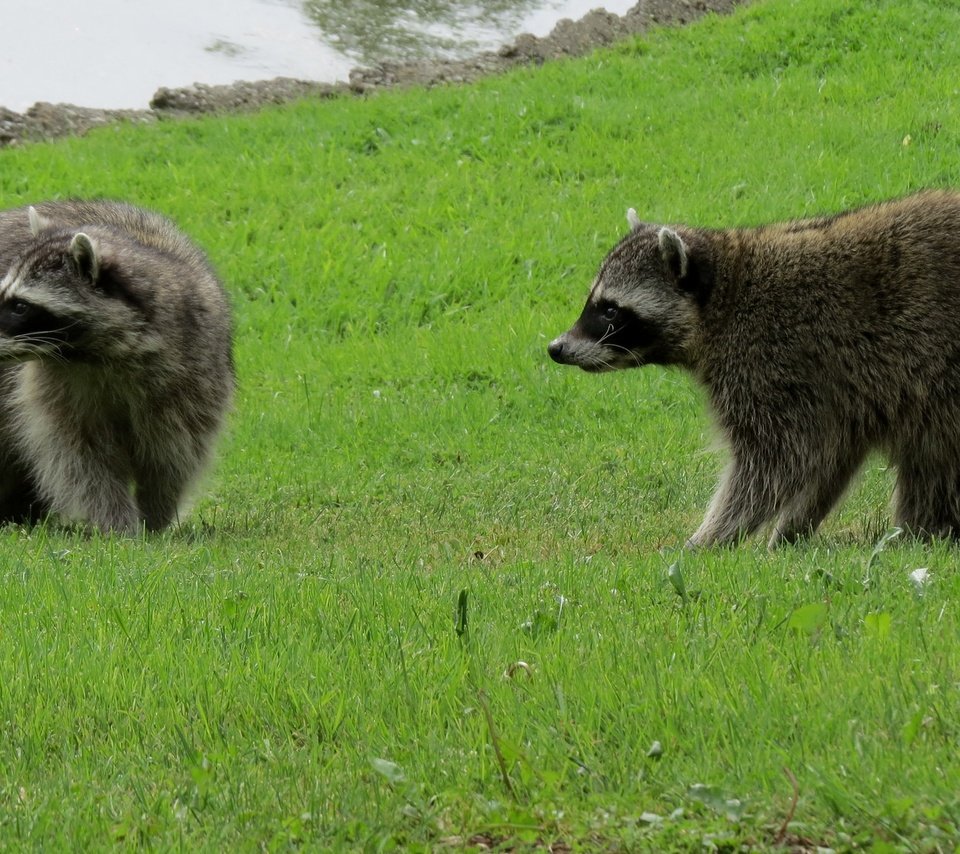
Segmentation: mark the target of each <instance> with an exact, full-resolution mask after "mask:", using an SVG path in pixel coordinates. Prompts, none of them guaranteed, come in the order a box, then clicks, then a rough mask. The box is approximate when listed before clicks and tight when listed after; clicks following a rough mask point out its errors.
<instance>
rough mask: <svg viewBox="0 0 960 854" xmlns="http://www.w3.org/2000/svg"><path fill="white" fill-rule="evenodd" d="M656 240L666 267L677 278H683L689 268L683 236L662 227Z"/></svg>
mask: <svg viewBox="0 0 960 854" xmlns="http://www.w3.org/2000/svg"><path fill="white" fill-rule="evenodd" d="M657 242H658V243H659V244H660V254H661V255H662V256H663V262H664V264H666V265H667V269H668V270H670V272H671V273H673V275H674V276H675V277H676V278H677V279H683V278H684V277H685V276H686V275H687V271H688V270H689V268H690V264H689V260H688V258H687V245H686V244H685V243H684V242H683V238H682V237H681V236H680V235H679V234H677V233H676V232H675V231H674V230H673V229H671V228H666V227H664V228H661V229H660V231H659V232H657Z"/></svg>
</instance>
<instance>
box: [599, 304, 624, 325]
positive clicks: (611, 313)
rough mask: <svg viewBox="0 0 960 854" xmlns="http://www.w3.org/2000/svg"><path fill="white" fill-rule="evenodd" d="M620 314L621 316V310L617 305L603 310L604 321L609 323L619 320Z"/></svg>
mask: <svg viewBox="0 0 960 854" xmlns="http://www.w3.org/2000/svg"><path fill="white" fill-rule="evenodd" d="M619 314H620V309H619V308H617V307H616V306H615V305H608V306H607V307H606V308H605V309H604V310H603V314H602V315H601V317H603V319H604V320H605V321H607V323H613V321H615V320H616V319H617V315H619Z"/></svg>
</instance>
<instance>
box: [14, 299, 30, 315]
mask: <svg viewBox="0 0 960 854" xmlns="http://www.w3.org/2000/svg"><path fill="white" fill-rule="evenodd" d="M29 310H30V306H29V305H27V303H25V302H24V301H23V300H22V299H18V300H14V301H13V302H12V303H10V313H11V314H12V315H13V316H14V317H23V316H24V315H25V314H26V313H27V312H28V311H29Z"/></svg>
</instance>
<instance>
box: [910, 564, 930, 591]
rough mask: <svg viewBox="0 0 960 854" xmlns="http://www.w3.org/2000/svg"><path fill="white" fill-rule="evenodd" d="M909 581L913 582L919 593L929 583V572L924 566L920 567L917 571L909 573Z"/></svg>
mask: <svg viewBox="0 0 960 854" xmlns="http://www.w3.org/2000/svg"><path fill="white" fill-rule="evenodd" d="M910 580H911V581H912V582H913V586H914V587H916V589H917V590H918V591H921V590H923V588H924V587H926V586H927V585H928V584H929V583H930V570H929V569H927V568H926V567H925V566H921V567H920V568H919V569H915V570H914V571H913V572H911V573H910Z"/></svg>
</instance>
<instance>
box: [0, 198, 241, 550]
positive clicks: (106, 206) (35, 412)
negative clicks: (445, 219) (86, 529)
mask: <svg viewBox="0 0 960 854" xmlns="http://www.w3.org/2000/svg"><path fill="white" fill-rule="evenodd" d="M2 271H6V275H5V276H4V277H3V279H2V281H0V521H14V520H19V521H25V520H36V519H38V518H40V517H42V516H44V515H45V514H47V513H48V512H51V511H52V512H54V513H56V514H58V515H61V516H63V517H65V518H66V519H69V520H77V521H81V522H84V523H86V524H88V525H90V526H93V527H96V528H99V529H101V530H102V531H117V532H122V533H127V534H130V533H135V532H137V531H138V530H140V529H141V528H142V527H143V526H145V527H146V528H147V529H148V530H151V531H156V530H160V529H162V528H164V527H166V526H167V525H169V524H170V523H171V522H173V521H174V520H176V519H177V518H178V511H179V508H180V506H181V503H182V501H183V500H184V498H185V496H186V493H187V491H188V489H189V487H190V486H191V485H192V483H193V482H194V481H195V480H196V478H197V477H198V476H199V475H200V473H201V472H202V470H203V469H204V467H205V466H206V465H207V464H208V462H209V460H210V457H211V454H212V451H213V446H214V442H215V440H216V438H217V435H218V434H219V433H220V430H221V427H222V426H223V422H224V418H225V415H226V412H227V410H228V408H229V406H230V402H231V398H232V394H233V386H234V374H233V361H232V331H231V317H230V309H229V306H228V303H227V299H226V296H225V294H224V291H223V288H222V286H221V285H220V283H219V281H218V280H217V278H216V276H215V275H214V273H213V271H212V270H211V268H210V266H209V264H208V263H207V261H206V259H205V257H204V256H203V254H202V253H201V252H200V250H199V249H197V248H196V247H195V246H194V245H193V244H192V243H191V242H190V241H189V240H188V239H187V238H186V237H185V236H184V235H183V234H182V233H181V232H180V231H179V230H178V229H177V228H176V227H175V226H174V225H173V224H172V223H171V222H170V221H169V220H167V219H165V218H163V217H161V216H160V215H158V214H155V213H151V212H149V211H145V210H141V209H139V208H136V207H132V206H130V205H126V204H121V203H117V202H107V201H90V202H82V201H65V202H45V203H43V204H38V205H36V207H31V208H19V209H15V210H8V211H3V212H0V273H2Z"/></svg>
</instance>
